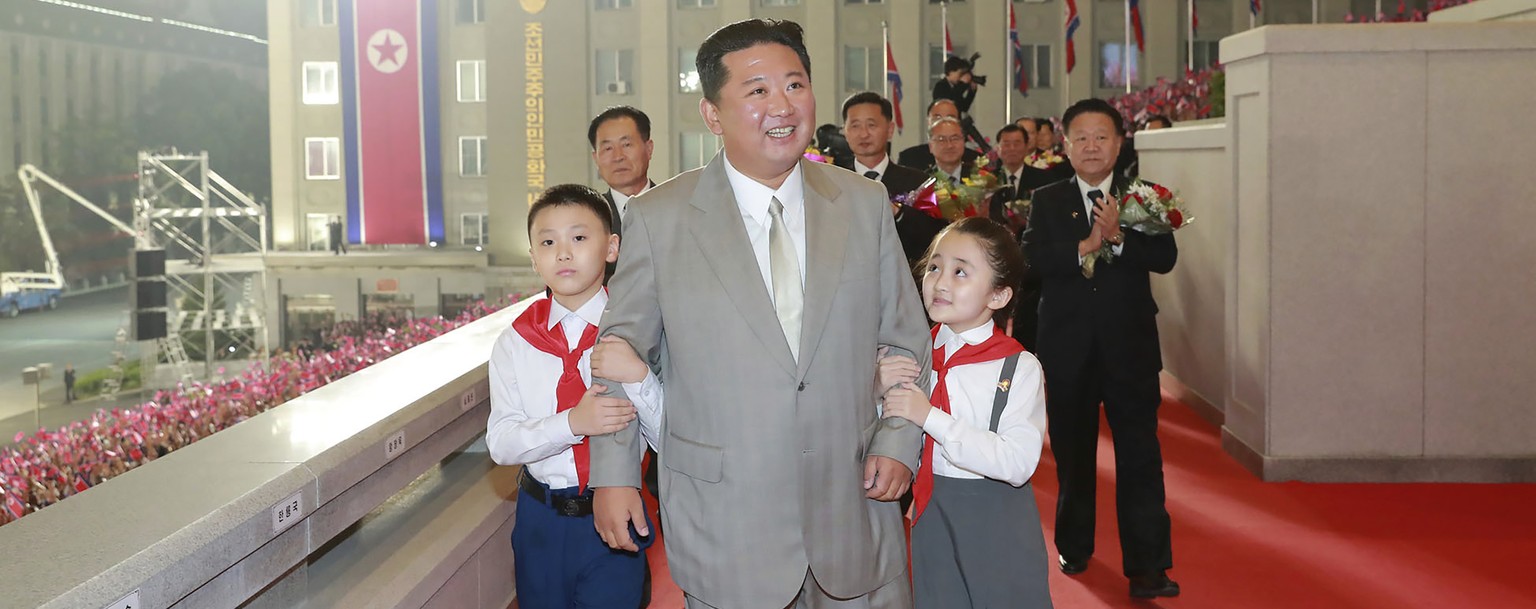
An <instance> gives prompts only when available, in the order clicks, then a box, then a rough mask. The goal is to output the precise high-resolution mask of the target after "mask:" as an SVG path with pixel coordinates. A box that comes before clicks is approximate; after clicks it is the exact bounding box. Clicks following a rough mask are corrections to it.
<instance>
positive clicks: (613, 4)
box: [593, 0, 635, 11]
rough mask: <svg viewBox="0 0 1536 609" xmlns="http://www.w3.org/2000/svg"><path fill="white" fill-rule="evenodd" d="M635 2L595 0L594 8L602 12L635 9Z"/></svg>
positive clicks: (632, 0) (626, 0) (633, 0)
mask: <svg viewBox="0 0 1536 609" xmlns="http://www.w3.org/2000/svg"><path fill="white" fill-rule="evenodd" d="M634 6H635V0H595V1H594V2H593V7H594V8H596V9H597V10H600V11H608V10H613V9H619V8H633V7H634Z"/></svg>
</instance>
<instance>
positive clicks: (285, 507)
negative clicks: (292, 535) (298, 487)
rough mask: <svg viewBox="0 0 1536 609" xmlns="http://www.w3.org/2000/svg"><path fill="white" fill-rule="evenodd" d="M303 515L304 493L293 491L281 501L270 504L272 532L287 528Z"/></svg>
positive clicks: (275, 532) (274, 533) (279, 531)
mask: <svg viewBox="0 0 1536 609" xmlns="http://www.w3.org/2000/svg"><path fill="white" fill-rule="evenodd" d="M303 517H304V493H303V492H298V493H294V494H293V496H292V497H289V498H287V499H284V500H283V502H282V503H279V504H277V505H274V506H272V534H273V535H276V534H278V533H281V532H283V531H286V530H288V527H291V526H293V523H295V522H298V521H299V520H300V519H302V518H303Z"/></svg>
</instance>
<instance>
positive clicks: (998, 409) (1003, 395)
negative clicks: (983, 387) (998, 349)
mask: <svg viewBox="0 0 1536 609" xmlns="http://www.w3.org/2000/svg"><path fill="white" fill-rule="evenodd" d="M1018 367H1019V354H1018V353H1015V354H1013V355H1010V356H1008V358H1007V359H1004V360H1003V373H1002V375H1001V376H999V377H998V379H997V392H996V393H994V394H992V426H991V427H990V428H989V429H988V430H989V431H991V432H992V433H997V423H998V421H1001V420H1002V418H1003V407H1004V406H1007V405H1008V390H1009V389H1012V388H1013V387H1012V385H1013V371H1014V370H1015V369H1017V368H1018Z"/></svg>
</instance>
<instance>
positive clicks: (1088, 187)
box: [1077, 173, 1115, 199]
mask: <svg viewBox="0 0 1536 609" xmlns="http://www.w3.org/2000/svg"><path fill="white" fill-rule="evenodd" d="M1114 182H1115V174H1113V173H1111V174H1109V175H1108V176H1106V177H1105V178H1104V181H1103V182H1100V183H1098V184H1089V183H1088V180H1084V179H1083V176H1077V191H1078V192H1079V193H1082V195H1083V198H1084V199H1087V198H1088V193H1089V192H1090V191H1094V190H1097V191H1099V192H1102V193H1104V194H1106V195H1107V194H1109V186H1110V184H1113V183H1114Z"/></svg>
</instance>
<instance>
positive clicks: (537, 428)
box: [485, 184, 661, 609]
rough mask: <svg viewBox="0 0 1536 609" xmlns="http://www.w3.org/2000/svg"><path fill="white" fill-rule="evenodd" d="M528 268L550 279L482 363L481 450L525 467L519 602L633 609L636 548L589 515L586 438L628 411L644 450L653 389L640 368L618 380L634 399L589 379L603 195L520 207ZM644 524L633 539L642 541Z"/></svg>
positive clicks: (610, 249)
mask: <svg viewBox="0 0 1536 609" xmlns="http://www.w3.org/2000/svg"><path fill="white" fill-rule="evenodd" d="M528 236H529V242H530V245H531V247H530V248H529V255H530V256H531V258H532V259H533V268H534V271H535V272H537V273H538V274H539V278H540V279H542V280H543V281H544V284H545V285H546V286H548V289H547V292H546V295H547V297H546V298H542V299H539V300H535V301H534V302H533V303H532V304H531V305H529V307H528V308H527V309H526V310H524V311H523V313H522V314H521V315H519V316H518V318H517V320H516V321H514V322H513V323H512V327H510V328H507V329H506V330H505V331H503V332H502V334H501V337H500V338H498V339H497V340H496V346H495V348H494V349H493V351H492V352H491V358H490V382H491V416H490V421H489V422H488V425H487V431H486V437H485V441H486V445H487V446H488V447H489V449H490V452H491V458H492V459H493V460H495V461H496V463H499V464H501V465H514V464H521V465H523V466H524V468H523V475H522V478H521V480H520V483H519V485H520V486H521V492H520V494H519V495H518V510H517V522H516V523H515V525H514V527H513V529H512V551H513V554H514V555H516V556H517V561H516V562H515V565H516V567H515V576H516V579H517V594H518V605H519V606H520V607H523V608H524V609H542V608H546V607H547V608H551V609H554V608H562V609H563V608H565V607H639V606H641V605H642V602H643V601H642V599H643V598H644V596H645V595H644V591H645V583H644V582H645V574H646V563H645V547H646V546H648V545H649V540H648V539H646V540H645V543H643V544H641V546H640V551H639V552H623V551H615V550H610V549H609V548H608V546H607V544H605V543H603V540H602V539H601V538H600V537H598V534H597V530H596V528H595V527H594V525H593V520H592V489H590V488H587V472H588V464H589V459H588V452H587V437H588V436H594V435H601V434H607V433H612V432H615V431H618V430H620V429H623V428H624V427H626V426H627V425H628V424H629V422H630V421H632V420H634V419H635V418H636V417H637V416H638V417H639V418H640V426H641V432H642V433H643V434H644V435H645V437H646V439H647V440H648V441H650V442H651V444H652V445H655V443H656V438H655V435H656V430H657V429H658V427H659V426H658V423H659V421H660V413H661V385H660V383H658V382H657V379H656V377H655V376H654V375H650V374H647V375H646V377H645V378H644V379H643V380H641V381H640V382H639V383H626V384H625V387H624V389H625V391H626V392H627V393H628V395H629V396H630V397H631V398H632V399H634V400H635V403H634V404H631V403H630V402H629V401H628V400H623V399H619V398H615V397H605V396H603V395H601V394H600V391H601V390H602V386H601V385H598V386H595V387H594V386H592V364H591V353H592V347H593V345H594V344H596V342H597V329H598V324H599V322H600V321H601V318H602V314H603V309H604V308H606V307H607V304H608V293H607V290H606V289H605V288H604V287H603V279H604V276H605V274H606V270H607V265H608V263H611V262H614V261H615V260H617V259H618V255H619V237H618V235H615V234H614V231H613V216H612V214H611V213H610V212H609V210H608V204H607V202H606V201H604V200H603V197H602V195H600V194H598V193H597V192H596V191H594V190H592V189H590V188H587V187H586V186H581V185H578V184H562V185H559V186H554V187H551V188H550V189H549V190H546V191H544V193H543V195H541V196H540V197H539V198H538V200H536V201H535V202H534V203H533V205H532V207H530V208H529V210H528ZM648 528H649V527H648V526H647V527H646V528H645V529H643V530H639V531H634V532H633V533H638V535H639V538H646V537H648V536H649V533H650V532H649V530H648Z"/></svg>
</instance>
